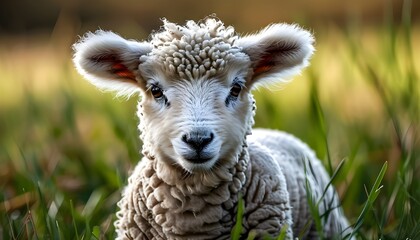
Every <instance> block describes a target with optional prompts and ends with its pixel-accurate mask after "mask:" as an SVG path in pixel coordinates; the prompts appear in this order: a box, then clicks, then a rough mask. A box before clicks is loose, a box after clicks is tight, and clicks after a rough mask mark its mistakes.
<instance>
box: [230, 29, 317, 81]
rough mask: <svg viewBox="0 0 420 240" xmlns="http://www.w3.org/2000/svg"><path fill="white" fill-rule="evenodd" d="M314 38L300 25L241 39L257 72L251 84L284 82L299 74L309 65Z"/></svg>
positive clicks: (244, 50)
mask: <svg viewBox="0 0 420 240" xmlns="http://www.w3.org/2000/svg"><path fill="white" fill-rule="evenodd" d="M313 43H314V38H313V37H312V34H311V33H309V32H308V31H306V30H304V29H302V28H300V27H299V26H297V25H288V24H273V25H270V26H268V27H266V28H265V29H263V30H261V31H260V32H258V33H257V34H254V35H248V36H245V37H242V38H239V39H238V40H237V41H236V43H235V45H237V46H239V47H241V48H242V51H243V52H244V53H246V54H247V55H248V56H249V57H250V59H251V61H252V65H251V66H252V68H253V70H254V73H253V77H252V83H251V85H254V84H257V85H258V84H264V83H267V82H281V81H284V80H285V79H287V78H290V77H292V76H293V75H296V74H298V73H299V72H300V71H301V70H302V69H303V68H304V67H306V66H307V65H308V64H309V58H310V57H311V55H312V53H313V51H314V46H313Z"/></svg>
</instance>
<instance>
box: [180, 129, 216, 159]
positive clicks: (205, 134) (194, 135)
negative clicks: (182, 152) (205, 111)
mask: <svg viewBox="0 0 420 240" xmlns="http://www.w3.org/2000/svg"><path fill="white" fill-rule="evenodd" d="M213 138H214V134H213V133H212V132H211V131H209V130H206V129H196V130H194V131H191V132H189V133H187V134H184V135H182V141H184V142H185V143H186V144H188V145H189V146H190V147H191V148H193V149H195V151H197V153H200V152H201V151H202V150H203V149H204V148H205V147H206V146H207V145H208V144H209V143H211V141H213Z"/></svg>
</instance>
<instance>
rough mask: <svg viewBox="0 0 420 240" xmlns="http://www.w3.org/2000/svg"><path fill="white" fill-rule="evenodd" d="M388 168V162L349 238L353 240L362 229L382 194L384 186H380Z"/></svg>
mask: <svg viewBox="0 0 420 240" xmlns="http://www.w3.org/2000/svg"><path fill="white" fill-rule="evenodd" d="M387 168H388V162H385V163H384V165H383V166H382V168H381V171H380V172H379V174H378V176H377V177H376V180H375V183H374V184H373V187H372V189H371V191H370V193H369V194H368V199H367V200H366V203H365V205H364V207H363V209H362V212H361V213H360V215H359V217H358V218H357V220H356V223H355V224H354V228H353V231H352V233H351V235H350V237H349V238H352V237H354V236H355V235H356V233H357V232H358V231H359V229H360V228H361V226H362V224H363V221H364V219H365V217H366V214H367V212H368V211H369V210H370V209H371V208H372V206H373V203H374V202H375V200H376V198H377V197H378V195H379V193H380V192H381V189H382V186H381V185H380V184H381V182H382V179H383V177H384V175H385V172H386V170H387Z"/></svg>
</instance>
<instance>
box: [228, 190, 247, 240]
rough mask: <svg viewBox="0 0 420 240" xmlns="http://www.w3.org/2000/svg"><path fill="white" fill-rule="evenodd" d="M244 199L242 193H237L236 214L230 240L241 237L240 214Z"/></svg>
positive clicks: (237, 239)
mask: <svg viewBox="0 0 420 240" xmlns="http://www.w3.org/2000/svg"><path fill="white" fill-rule="evenodd" d="M244 207H245V206H244V201H243V199H242V195H239V199H238V213H237V214H236V223H235V226H234V227H233V229H232V234H231V239H232V240H239V239H240V238H241V232H242V216H243V214H244Z"/></svg>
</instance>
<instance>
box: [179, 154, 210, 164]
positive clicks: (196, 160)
mask: <svg viewBox="0 0 420 240" xmlns="http://www.w3.org/2000/svg"><path fill="white" fill-rule="evenodd" d="M212 159H213V158H212V157H210V158H208V157H199V156H198V157H194V158H185V160H187V161H188V162H190V163H193V164H201V163H206V162H209V161H210V160H212Z"/></svg>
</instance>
